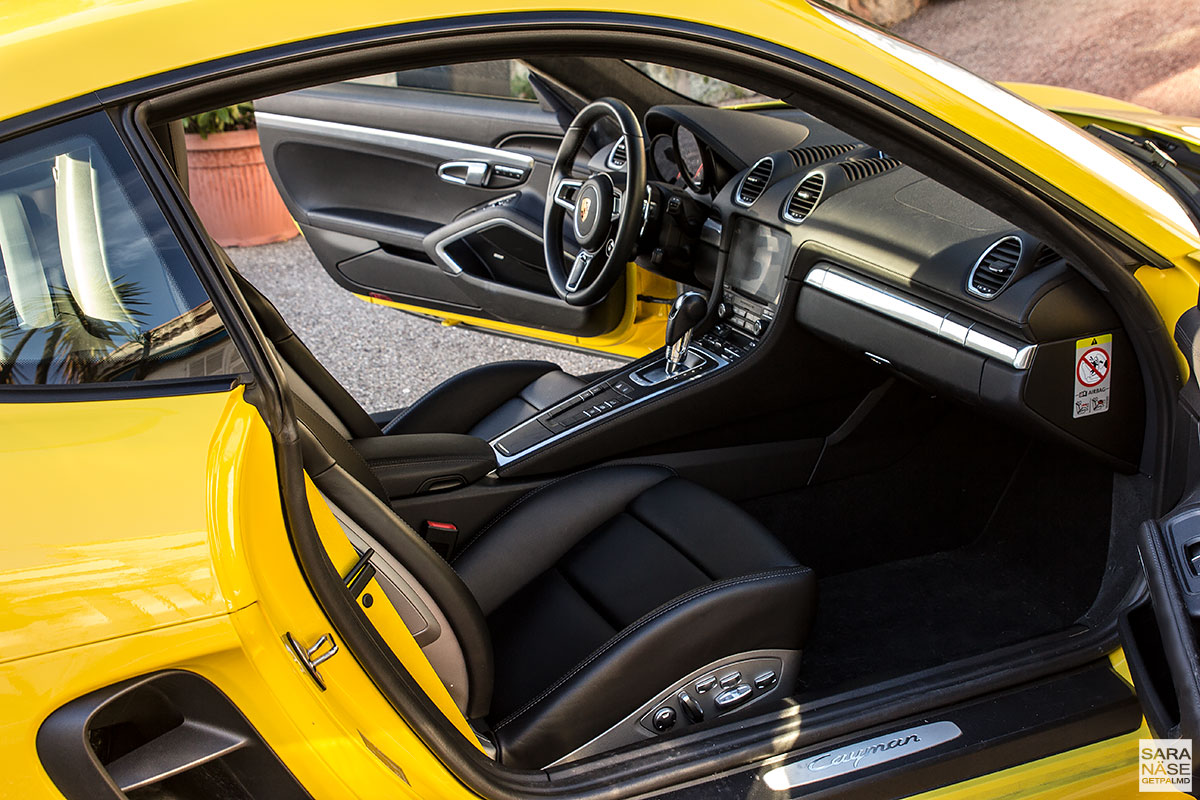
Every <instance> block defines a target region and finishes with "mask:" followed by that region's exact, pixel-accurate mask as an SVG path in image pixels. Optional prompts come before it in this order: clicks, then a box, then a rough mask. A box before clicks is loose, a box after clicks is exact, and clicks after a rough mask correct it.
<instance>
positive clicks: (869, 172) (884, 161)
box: [838, 157, 900, 181]
mask: <svg viewBox="0 0 1200 800" xmlns="http://www.w3.org/2000/svg"><path fill="white" fill-rule="evenodd" d="M838 166H839V167H841V170H842V172H843V173H844V174H845V175H846V178H847V179H848V180H850V181H861V180H865V179H867V178H870V177H873V176H875V175H880V174H882V173H884V172H887V171H888V170H889V169H895V168H896V167H899V166H900V162H899V161H897V160H896V159H894V158H887V157H884V158H848V159H846V160H845V161H842V162H841V163H839V164H838Z"/></svg>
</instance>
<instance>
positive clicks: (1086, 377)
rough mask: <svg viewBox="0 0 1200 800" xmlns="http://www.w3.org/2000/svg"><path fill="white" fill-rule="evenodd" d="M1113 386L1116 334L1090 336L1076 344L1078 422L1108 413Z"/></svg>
mask: <svg viewBox="0 0 1200 800" xmlns="http://www.w3.org/2000/svg"><path fill="white" fill-rule="evenodd" d="M1111 386H1112V334H1111V333H1106V334H1104V335H1103V336H1089V337H1088V338H1086V339H1080V340H1079V341H1077V342H1075V411H1074V412H1073V413H1072V414H1071V416H1072V417H1073V418H1074V419H1079V418H1080V417H1090V416H1092V415H1094V414H1103V413H1104V412H1105V411H1108V395H1109V391H1110V387H1111Z"/></svg>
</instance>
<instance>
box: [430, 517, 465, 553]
mask: <svg viewBox="0 0 1200 800" xmlns="http://www.w3.org/2000/svg"><path fill="white" fill-rule="evenodd" d="M422 533H423V534H424V536H425V541H426V542H428V543H429V546H430V547H432V548H433V549H434V550H435V551H436V552H437V554H438V555H440V556H441V557H442V558H444V559H446V560H447V561H449V560H450V557H451V556H452V555H454V550H455V548H456V547H457V546H458V526H457V525H455V524H454V523H452V522H436V521H434V520H432V519H427V520H425V530H424V531H423V532H422Z"/></svg>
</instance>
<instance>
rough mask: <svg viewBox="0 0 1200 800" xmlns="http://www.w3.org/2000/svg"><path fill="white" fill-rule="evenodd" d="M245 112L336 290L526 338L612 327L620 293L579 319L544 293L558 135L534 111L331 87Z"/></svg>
mask: <svg viewBox="0 0 1200 800" xmlns="http://www.w3.org/2000/svg"><path fill="white" fill-rule="evenodd" d="M256 110H257V119H258V128H259V135H260V139H261V142H262V148H263V153H264V156H265V158H266V161H267V165H268V168H269V169H270V171H271V174H272V177H273V178H274V179H275V182H276V185H277V186H278V187H279V189H280V193H281V194H282V195H283V198H284V202H285V203H286V204H287V205H288V208H289V210H290V211H291V212H292V214H293V216H294V217H295V218H296V220H297V222H298V223H299V224H300V226H301V229H302V230H303V231H304V233H305V236H306V237H307V239H308V242H309V244H310V245H311V246H312V248H313V252H314V253H315V254H316V256H317V258H318V259H319V260H320V261H321V263H322V265H323V266H324V267H325V269H326V270H327V271H328V272H329V274H330V275H331V276H332V277H333V279H334V280H335V281H336V282H337V283H338V284H339V285H341V286H342V287H344V288H346V289H348V290H350V291H352V292H355V293H356V294H362V295H369V296H372V297H376V298H379V299H384V300H390V301H394V302H398V303H402V304H406V305H408V306H417V307H420V308H421V309H424V310H428V311H429V312H430V313H434V314H438V313H439V312H441V313H445V314H456V315H465V316H468V317H474V318H479V319H482V320H495V321H499V322H503V323H508V324H513V325H520V326H525V327H527V328H531V329H535V330H534V331H531V333H533V334H534V335H536V331H551V332H554V333H559V334H570V335H574V336H579V337H594V336H599V335H602V334H605V333H608V332H610V331H613V330H614V329H615V328H616V327H617V326H618V325H619V324H620V322H621V319H622V316H623V315H624V313H625V310H626V309H625V300H626V297H627V294H628V293H627V292H626V291H625V288H624V286H623V285H622V284H618V285H617V286H616V287H615V288H614V290H613V291H612V292H611V293H610V294H609V296H608V298H606V299H605V300H604V301H602V302H600V303H598V304H596V305H595V306H592V307H589V308H576V307H572V306H568V305H567V304H566V303H564V302H562V301H561V300H560V299H559V298H558V297H557V296H556V295H554V293H553V290H552V289H551V286H550V282H549V279H548V277H547V275H546V272H545V263H544V259H543V257H542V254H541V249H542V235H541V226H542V214H543V210H544V204H545V187H546V184H547V181H548V180H549V171H550V165H551V163H552V161H553V158H554V154H555V152H556V151H557V147H558V142H559V139H560V138H561V135H562V128H561V125H560V122H559V121H558V118H557V117H556V115H555V114H554V113H553V112H551V111H547V110H545V109H544V108H543V107H542V106H541V105H540V104H538V103H535V102H528V101H522V100H514V99H505V98H497V97H487V96H481V95H467V94H461V93H455V92H444V91H429V90H424V89H409V88H402V87H399V86H378V85H365V84H356V83H339V84H331V85H328V86H322V87H315V88H311V89H305V90H302V91H298V92H292V93H289V94H285V95H278V96H276V97H271V98H266V99H264V100H260V101H258V103H257V104H256ZM567 251H568V257H569V256H570V254H571V253H572V252H573V251H574V244H573V242H571V241H569V240H568V242H567Z"/></svg>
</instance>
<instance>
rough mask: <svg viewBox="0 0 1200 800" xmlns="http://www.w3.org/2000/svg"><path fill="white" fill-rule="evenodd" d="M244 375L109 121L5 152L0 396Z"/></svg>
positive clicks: (69, 127)
mask: <svg viewBox="0 0 1200 800" xmlns="http://www.w3.org/2000/svg"><path fill="white" fill-rule="evenodd" d="M244 368H245V367H244V364H242V362H241V359H240V357H239V356H238V354H237V351H236V350H235V349H234V348H233V347H232V345H231V343H230V342H229V339H228V336H227V335H226V333H225V329H224V327H223V326H222V325H221V322H220V320H219V319H218V318H217V315H216V313H215V311H214V309H213V306H212V303H211V302H210V301H209V298H208V296H207V294H206V293H205V291H204V289H203V287H202V286H201V284H200V282H199V280H198V279H197V277H196V273H195V271H194V270H193V268H192V265H191V263H190V262H189V261H188V259H187V257H186V255H185V254H184V252H183V250H182V248H180V246H179V244H178V242H177V241H176V239H175V237H174V234H173V232H172V231H171V229H170V227H169V226H168V225H167V222H166V219H165V218H164V217H163V214H162V211H161V210H160V209H159V208H158V206H157V204H156V203H155V202H154V200H153V197H152V196H151V195H150V192H149V190H148V189H147V187H146V186H145V184H144V183H143V182H142V179H141V175H140V173H139V172H138V171H137V169H136V167H135V165H134V163H133V161H132V159H131V158H130V156H129V154H128V152H127V151H126V150H125V148H124V146H123V144H122V142H121V141H120V139H119V137H118V136H117V134H116V131H115V130H114V129H113V128H112V125H111V123H110V122H109V121H108V119H107V117H105V116H103V115H99V114H97V115H93V116H90V117H84V118H81V119H78V120H74V121H71V122H67V123H63V124H61V125H58V126H55V127H52V128H48V129H44V130H41V131H37V132H35V133H31V134H27V135H25V136H22V137H18V138H16V139H13V140H10V141H8V142H4V143H0V388H2V387H3V386H5V385H8V386H20V385H39V384H82V383H106V382H115V381H142V380H163V379H179V378H196V377H204V376H209V375H220V374H233V373H236V372H239V371H241V370H243V369H244Z"/></svg>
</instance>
